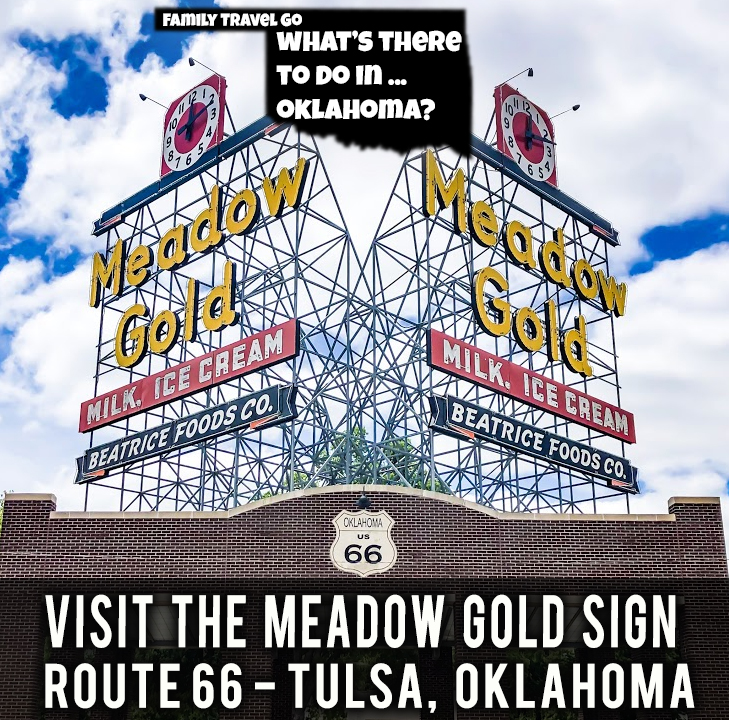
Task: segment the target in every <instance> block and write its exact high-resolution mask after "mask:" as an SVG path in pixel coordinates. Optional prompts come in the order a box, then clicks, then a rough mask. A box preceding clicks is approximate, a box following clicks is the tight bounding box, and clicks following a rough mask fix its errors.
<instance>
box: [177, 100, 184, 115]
mask: <svg viewBox="0 0 729 720" xmlns="http://www.w3.org/2000/svg"><path fill="white" fill-rule="evenodd" d="M184 112H185V101H184V100H183V101H182V102H181V103H180V104H179V105H178V107H177V114H178V115H182V113H184Z"/></svg>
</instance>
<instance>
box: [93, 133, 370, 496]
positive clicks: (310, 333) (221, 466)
mask: <svg viewBox="0 0 729 720" xmlns="http://www.w3.org/2000/svg"><path fill="white" fill-rule="evenodd" d="M299 158H306V159H307V160H308V173H307V175H306V180H305V187H304V190H303V195H302V197H301V201H300V204H299V206H298V208H297V209H292V208H290V207H285V209H284V211H283V213H282V214H281V215H280V216H279V217H273V216H270V215H268V213H267V212H266V211H267V208H266V206H265V201H264V199H263V198H264V194H263V192H262V191H261V187H262V182H263V179H264V177H271V178H273V179H275V178H276V177H277V176H278V173H279V172H280V171H281V169H282V168H288V169H293V168H294V166H295V165H296V162H297V160H298V159H299ZM215 184H217V185H218V187H219V188H220V193H221V197H222V206H223V207H225V206H226V205H227V203H228V202H230V200H231V199H232V197H233V196H234V195H235V194H236V193H237V192H240V191H241V190H243V189H245V188H250V189H252V190H254V191H255V192H256V193H257V194H258V196H259V202H260V204H261V206H262V213H261V217H260V219H259V220H258V222H256V223H255V225H254V226H253V227H252V229H251V231H250V232H248V233H246V234H243V235H231V236H229V237H227V238H225V240H224V241H223V242H222V243H221V244H220V245H218V246H217V247H216V248H215V251H214V252H211V253H205V254H194V255H192V256H191V258H190V260H189V262H188V263H187V264H185V265H184V266H183V267H182V268H180V269H177V270H175V271H160V270H158V269H156V270H155V272H154V274H153V276H152V277H151V278H150V280H148V281H147V282H146V283H145V284H143V285H141V286H139V287H127V288H126V289H125V290H124V292H123V294H122V295H121V296H120V297H116V296H113V295H112V294H111V293H109V292H108V291H106V292H105V295H104V298H103V301H102V306H101V326H100V332H99V343H98V360H97V375H96V382H95V395H99V394H101V393H103V392H107V391H109V390H113V389H115V388H118V387H121V386H122V385H125V384H127V383H130V382H133V381H135V380H139V379H141V378H143V377H146V376H148V375H151V374H153V373H156V372H158V371H160V370H162V369H164V368H166V367H170V366H173V365H176V364H178V363H181V362H185V361H187V360H190V359H192V358H194V357H197V356H199V355H202V354H204V353H206V352H209V351H210V350H213V349H217V348H220V347H222V346H224V345H227V344H229V343H231V342H233V341H235V340H237V339H239V338H242V337H245V336H247V335H250V334H253V333H255V332H258V331H259V330H263V329H266V328H269V327H272V326H274V325H277V324H279V323H281V322H284V321H286V320H289V319H291V318H298V320H299V324H300V328H301V352H300V354H299V356H298V357H297V358H296V359H295V360H294V361H290V362H286V363H281V364H279V365H276V366H273V367H269V368H266V369H264V370H261V371H258V372H256V373H252V374H250V375H246V376H243V377H241V378H239V379H236V380H233V381H230V382H227V383H225V384H222V385H219V386H216V387H214V388H212V389H210V390H207V391H205V392H201V393H197V394H195V395H192V396H189V397H187V398H184V399H182V400H177V401H175V402H172V403H170V404H167V405H163V406H161V407H158V408H156V409H154V410H151V411H149V412H147V413H144V414H142V415H138V416H135V417H131V418H127V419H124V420H121V421H119V422H116V423H114V424H112V425H110V426H108V427H105V428H102V429H100V430H97V431H94V432H93V433H91V439H90V444H91V445H92V446H95V445H98V444H99V443H103V442H107V441H109V440H112V439H115V438H118V437H120V436H127V435H129V434H131V433H134V432H138V431H140V430H142V429H146V428H147V427H153V426H156V425H159V424H161V423H163V422H167V421H170V420H173V419H175V418H179V417H185V416H187V415H189V414H191V413H194V412H198V411H200V410H201V409H203V408H205V407H210V406H214V405H217V404H219V403H223V402H227V401H230V400H233V399H234V398H236V397H239V396H240V395H243V394H246V393H248V392H252V391H255V390H259V389H262V388H265V387H269V386H271V385H275V384H286V383H292V384H294V385H296V386H297V388H298V401H297V407H298V408H299V415H298V417H297V419H295V420H294V421H292V422H290V423H287V424H286V425H282V426H278V427H274V428H269V429H266V430H261V431H258V432H250V433H238V434H235V435H223V436H220V437H218V438H216V439H213V440H208V441H206V442H204V443H201V444H199V445H194V446H189V447H186V448H183V449H181V450H176V451H172V452H169V453H167V454H165V455H164V456H160V457H157V458H152V459H148V460H145V461H141V462H136V463H133V464H131V465H128V466H127V467H125V468H124V469H122V470H119V471H112V473H111V474H110V476H109V477H107V478H103V479H100V480H97V481H95V482H94V483H93V490H92V492H91V493H89V492H87V505H89V504H90V503H91V504H93V505H101V506H107V507H108V500H107V498H108V497H109V494H108V493H105V492H104V489H106V490H107V491H110V492H111V493H112V495H113V496H114V497H115V498H117V501H118V504H119V507H120V509H121V510H150V509H154V510H157V509H174V510H185V509H187V510H219V509H225V508H230V507H234V506H236V505H239V504H242V503H245V502H247V501H249V500H254V499H258V498H261V497H263V496H266V495H268V494H274V493H278V492H281V491H284V490H289V489H293V488H294V487H304V486H306V485H308V484H311V483H319V482H322V481H326V482H339V481H340V480H341V479H342V478H345V477H346V476H347V474H348V473H347V470H346V469H345V464H346V463H345V458H347V457H349V456H351V454H352V451H351V447H350V445H351V437H352V436H353V425H352V423H353V417H354V414H353V412H352V407H353V404H354V403H355V399H356V398H357V396H358V393H357V391H356V388H355V387H354V386H355V384H356V382H357V375H358V373H359V372H360V368H361V366H362V362H361V358H360V356H359V354H358V347H360V346H362V345H364V342H365V341H364V339H363V337H364V335H365V334H366V333H367V328H366V326H365V325H364V324H362V323H360V322H356V321H355V320H354V318H356V317H358V316H366V315H367V308H368V306H369V298H363V299H362V300H359V299H358V298H356V297H353V296H352V295H351V293H350V291H349V288H350V287H351V285H352V276H353V275H355V276H358V275H359V274H361V271H362V270H361V266H360V264H359V261H358V259H357V256H356V254H355V253H354V250H353V247H352V245H351V242H350V239H349V235H348V233H347V229H346V226H345V223H344V220H343V218H342V215H341V212H340V209H339V205H338V203H337V200H336V197H335V195H334V192H333V190H332V187H331V184H330V182H329V178H328V176H327V173H326V170H325V168H324V165H323V163H322V161H321V157H320V156H319V152H318V150H317V147H316V143H315V142H314V141H313V139H311V138H304V137H302V136H301V135H299V134H298V133H297V132H296V130H295V129H293V128H291V127H284V128H277V129H276V130H274V132H273V133H272V134H268V135H266V136H264V137H263V138H261V139H259V140H257V141H256V142H253V143H251V144H249V145H247V146H246V147H244V148H242V149H241V150H240V151H238V152H236V153H234V154H233V155H232V156H231V157H229V158H227V159H224V160H222V161H221V162H220V163H218V164H216V165H213V166H212V167H211V168H209V169H208V170H205V171H204V172H201V173H199V174H198V175H197V176H196V177H194V178H192V179H191V180H189V181H188V182H185V183H183V184H181V185H180V186H179V187H177V188H176V189H174V190H172V191H170V192H168V193H167V194H165V195H162V196H161V197H158V198H156V199H153V200H152V201H151V202H149V203H147V204H145V205H143V206H142V207H141V208H140V209H138V210H136V211H134V212H132V213H130V214H129V215H128V216H127V217H125V218H124V222H123V224H121V225H117V226H116V227H114V228H113V229H111V230H110V231H108V232H107V234H106V253H107V256H108V254H109V253H110V251H111V248H112V247H113V246H114V244H115V243H116V242H117V240H118V239H120V238H122V239H125V240H126V241H127V246H128V250H129V251H131V250H132V249H133V248H134V247H135V246H137V245H138V244H140V243H142V244H145V245H148V246H149V247H150V248H151V249H152V251H153V252H154V253H156V248H157V245H158V243H159V241H160V238H161V237H162V236H163V234H164V233H165V232H166V231H168V230H169V229H170V228H172V227H175V226H177V225H179V224H187V225H189V224H190V223H191V222H192V221H193V219H194V218H195V217H196V216H197V215H198V214H199V213H200V212H201V211H202V210H204V209H205V208H206V207H207V206H208V205H209V203H210V191H211V188H212V186H213V185H215ZM227 260H231V261H233V263H234V264H235V266H236V268H237V275H236V288H235V298H236V303H235V310H236V311H237V312H239V313H240V321H239V323H238V324H236V325H234V326H231V327H229V328H226V329H224V330H222V331H218V332H211V331H208V330H206V329H205V328H204V327H203V326H202V323H198V328H199V331H200V332H199V334H198V337H197V339H196V341H195V342H184V341H182V340H180V341H178V342H177V343H176V344H175V345H174V346H173V347H172V349H171V350H170V352H169V353H168V354H167V355H166V356H162V355H154V354H152V353H148V355H147V356H145V358H144V360H143V361H142V362H141V363H140V364H139V365H137V366H136V367H134V368H131V369H129V370H124V369H121V368H119V366H118V365H117V363H116V360H115V355H114V338H115V334H116V329H117V325H118V322H119V319H120V317H121V315H122V313H123V312H124V311H125V310H126V309H127V308H129V307H130V306H131V305H132V304H134V303H142V304H144V305H145V306H146V307H148V308H149V310H150V317H154V316H155V315H156V314H157V313H158V312H160V311H161V310H164V309H171V310H172V311H173V312H175V313H176V314H177V315H178V317H180V318H181V319H182V317H183V314H184V311H185V299H186V288H187V282H188V278H195V279H196V280H198V282H199V283H200V290H199V302H198V312H199V309H200V307H201V306H202V302H203V300H204V298H205V296H206V295H207V293H208V292H209V290H210V289H211V288H212V287H214V286H215V285H216V284H219V283H220V282H222V272H223V266H224V263H225V262H226V261H227ZM89 488H91V486H89Z"/></svg>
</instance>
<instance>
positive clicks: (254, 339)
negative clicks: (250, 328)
mask: <svg viewBox="0 0 729 720" xmlns="http://www.w3.org/2000/svg"><path fill="white" fill-rule="evenodd" d="M298 354H299V330H298V324H297V321H296V320H289V321H288V322H285V323H282V324H281V325H276V326H275V327H272V328H270V329H269V330H263V331H261V332H258V333H255V334H254V335H249V336H248V337H245V338H242V339H241V340H236V341H235V342H234V343H230V344H229V345H225V346H224V347H221V348H218V349H217V350H212V351H210V352H208V353H205V354H204V355H200V356H198V357H196V358H194V359H192V360H190V361H189V362H186V363H179V364H178V365H174V366H173V367H170V368H167V369H166V370H161V371H160V372H158V373H155V374H154V375H148V376H146V377H143V378H140V379H139V380H137V381H136V382H133V383H129V384H128V385H124V386H123V387H120V388H117V389H116V390H112V391H111V392H107V393H104V394H103V395H99V396H98V397H95V398H92V399H91V400H87V401H86V402H84V403H82V405H81V417H80V419H79V431H80V432H82V433H84V432H89V431H90V430H95V429H96V428H99V427H102V426H104V425H108V424H109V423H113V422H116V421H117V420H121V419H122V418H124V417H127V416H131V415H136V414H137V413H141V412H145V411H146V410H151V409H152V408H154V407H157V406H159V405H163V404H165V403H169V402H172V401H173V400H177V399H179V398H182V397H185V396H187V395H190V394H192V393H196V392H200V391H201V390H207V389H208V388H211V387H213V386H214V385H219V384H220V383H224V382H227V381H228V380H232V379H233V378H237V377H240V376H242V375H247V374H248V373H250V372H254V371H256V370H260V369H261V368H264V367H270V366H271V365H275V364H276V363H279V362H283V361H284V360H290V359H291V358H293V357H296V356H297V355H298Z"/></svg>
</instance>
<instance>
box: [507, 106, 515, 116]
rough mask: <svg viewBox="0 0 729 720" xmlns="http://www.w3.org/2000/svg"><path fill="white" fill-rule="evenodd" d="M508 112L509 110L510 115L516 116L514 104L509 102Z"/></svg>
mask: <svg viewBox="0 0 729 720" xmlns="http://www.w3.org/2000/svg"><path fill="white" fill-rule="evenodd" d="M506 112H508V113H509V115H511V117H514V106H513V105H509V104H508V103H507V104H506Z"/></svg>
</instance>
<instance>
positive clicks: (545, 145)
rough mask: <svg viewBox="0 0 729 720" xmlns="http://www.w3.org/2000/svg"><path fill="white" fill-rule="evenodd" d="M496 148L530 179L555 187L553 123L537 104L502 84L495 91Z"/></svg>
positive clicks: (555, 162)
mask: <svg viewBox="0 0 729 720" xmlns="http://www.w3.org/2000/svg"><path fill="white" fill-rule="evenodd" d="M494 101H495V104H496V147H497V148H498V149H499V150H500V151H501V152H502V153H504V155H508V156H509V157H510V158H511V159H512V160H513V161H514V162H515V163H516V164H517V165H518V166H519V168H520V169H521V170H522V171H523V172H524V173H525V174H526V175H527V176H529V178H530V179H533V180H537V181H540V182H547V183H549V184H550V185H554V186H555V187H557V152H556V146H555V143H554V126H553V125H552V121H551V120H550V119H549V115H547V113H546V112H544V110H542V108H540V107H539V105H535V104H534V103H533V102H531V100H528V99H527V98H525V97H524V96H523V95H522V94H521V93H520V92H519V91H518V90H515V89H514V88H513V87H511V85H507V84H506V83H504V84H503V85H499V86H497V87H496V89H495V90H494Z"/></svg>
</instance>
